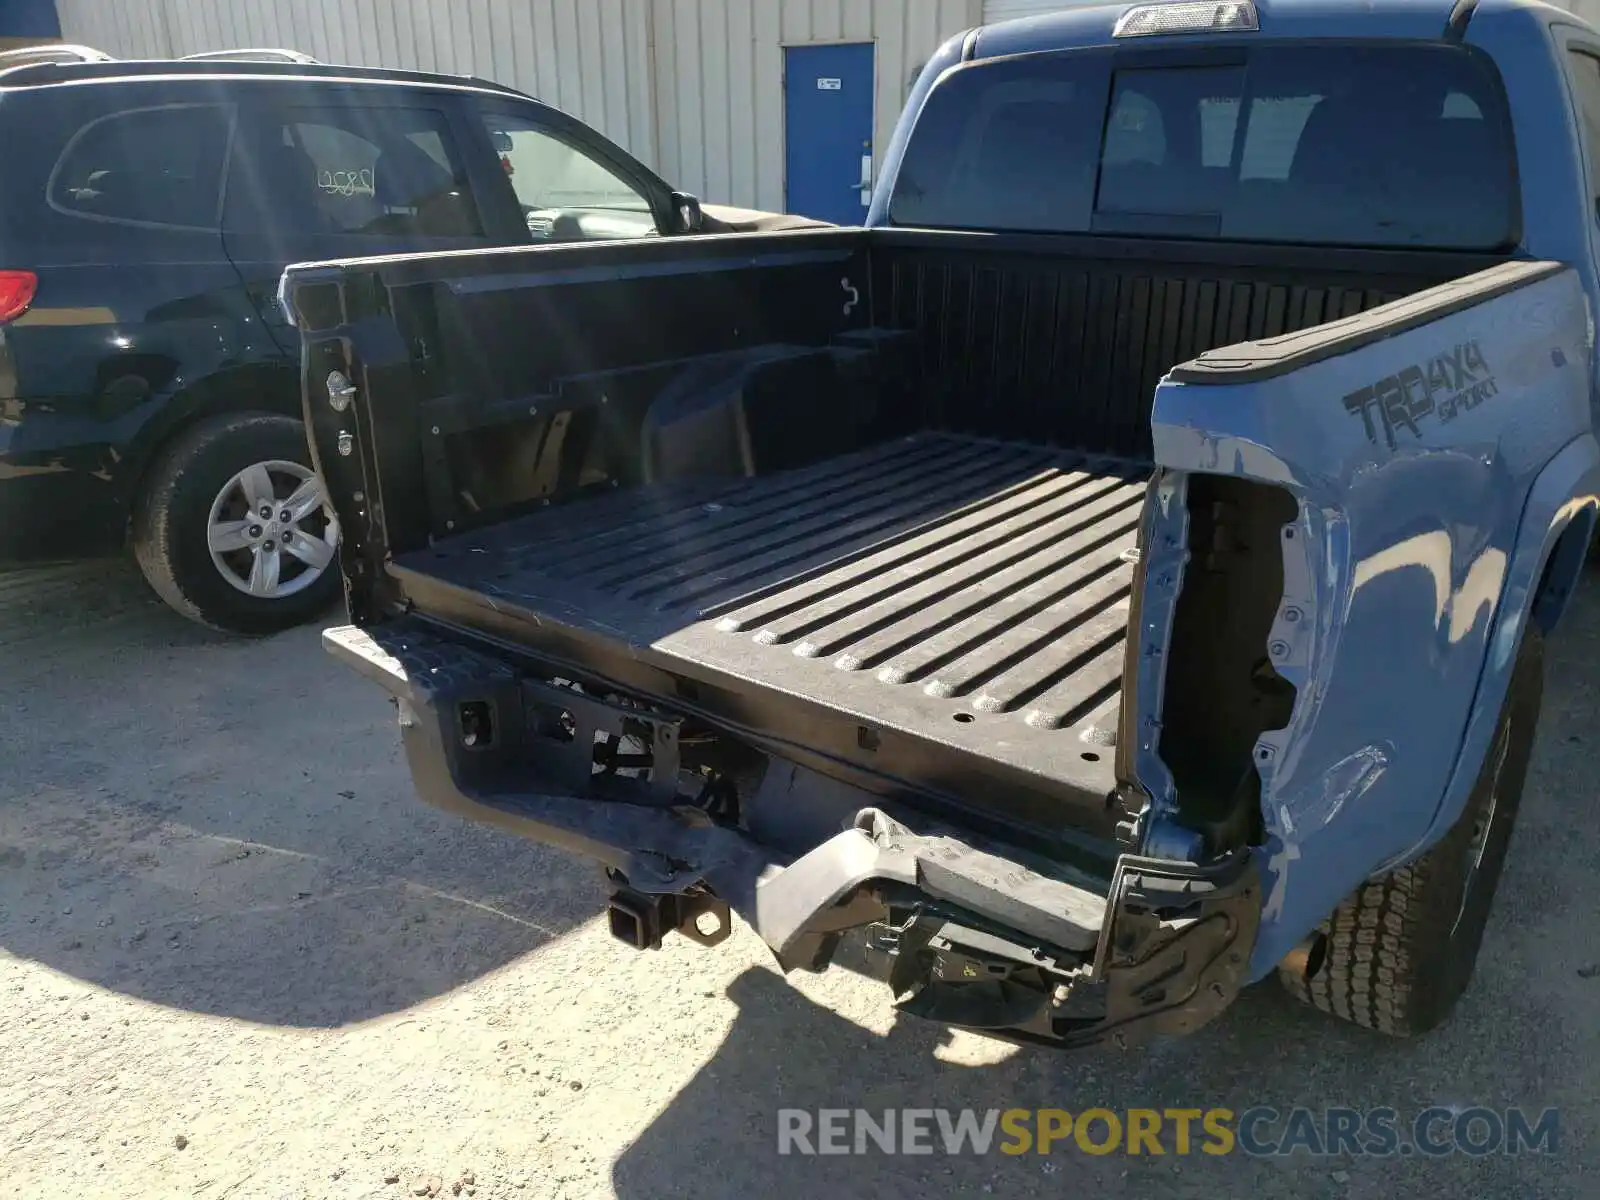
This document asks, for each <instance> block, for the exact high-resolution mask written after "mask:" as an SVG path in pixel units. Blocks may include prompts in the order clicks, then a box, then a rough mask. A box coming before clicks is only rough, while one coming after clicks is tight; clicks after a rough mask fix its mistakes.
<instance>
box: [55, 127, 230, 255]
mask: <svg viewBox="0 0 1600 1200" xmlns="http://www.w3.org/2000/svg"><path fill="white" fill-rule="evenodd" d="M231 119H232V118H231V113H230V110H229V108H228V107H227V106H224V105H220V104H176V105H168V106H165V107H162V108H143V109H133V110H130V111H127V112H120V113H116V114H114V115H112V116H109V117H102V118H100V119H98V120H95V121H91V122H89V123H88V124H87V125H85V126H84V127H83V128H82V129H80V130H78V132H77V133H76V134H74V135H73V137H72V140H71V141H70V142H68V144H67V148H66V150H65V151H64V152H63V153H62V155H61V161H60V162H58V163H57V164H56V167H55V170H54V171H52V172H51V174H50V182H49V184H48V196H49V202H50V207H51V208H54V209H55V210H56V211H58V212H63V213H67V214H69V215H71V216H75V217H87V218H89V219H91V220H100V221H116V222H129V223H134V224H139V225H156V226H165V227H169V228H170V227H176V228H183V229H207V230H214V229H216V228H217V217H218V212H217V209H218V206H219V204H220V202H221V199H222V163H223V159H224V158H225V157H226V155H227V152H228V132H229V126H230V124H231Z"/></svg>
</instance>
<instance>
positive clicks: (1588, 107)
mask: <svg viewBox="0 0 1600 1200" xmlns="http://www.w3.org/2000/svg"><path fill="white" fill-rule="evenodd" d="M1567 63H1568V66H1569V67H1570V68H1571V71H1572V92H1573V98H1574V99H1576V100H1577V102H1578V132H1579V134H1580V135H1581V136H1582V138H1583V149H1584V154H1585V156H1586V157H1587V158H1588V160H1589V186H1590V187H1591V188H1595V189H1597V190H1600V58H1596V57H1595V56H1594V55H1592V54H1586V53H1584V52H1583V51H1582V50H1569V51H1568V52H1567ZM1594 199H1600V196H1597V197H1594Z"/></svg>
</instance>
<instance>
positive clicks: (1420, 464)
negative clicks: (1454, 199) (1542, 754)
mask: <svg viewBox="0 0 1600 1200" xmlns="http://www.w3.org/2000/svg"><path fill="white" fill-rule="evenodd" d="M1590 339H1591V334H1590V332H1589V319H1588V308H1587V301H1586V298H1585V295H1584V292H1583V290H1582V286H1581V283H1580V280H1579V278H1578V276H1577V275H1576V273H1574V272H1572V271H1570V270H1569V271H1564V272H1561V273H1559V274H1555V275H1551V276H1547V277H1546V278H1543V279H1540V280H1537V281H1536V282H1533V283H1530V284H1528V285H1527V286H1524V287H1522V288H1520V289H1518V290H1516V291H1512V292H1509V293H1505V294H1502V295H1499V296H1497V297H1495V298H1493V299H1489V300H1486V301H1484V302H1483V303H1480V304H1477V305H1476V306H1474V307H1471V308H1467V309H1464V310H1460V311H1456V312H1453V313H1450V314H1449V315H1444V316H1441V317H1439V318H1438V319H1436V320H1434V321H1432V322H1430V323H1428V324H1426V325H1421V326H1419V327H1415V328H1412V329H1409V330H1406V331H1404V332H1400V333H1396V334H1395V335H1393V336H1390V337H1387V338H1384V339H1382V340H1379V341H1376V342H1371V343H1369V344H1366V345H1364V346H1361V347H1359V348H1357V349H1354V350H1352V351H1350V352H1348V353H1344V354H1340V355H1338V356H1336V357H1332V358H1326V359H1323V360H1321V361H1317V362H1312V363H1310V364H1309V365H1305V366H1302V367H1300V368H1299V369H1297V370H1294V371H1292V372H1290V373H1288V374H1283V375H1279V376H1277V377H1273V378H1267V379H1261V380H1258V381H1254V382H1240V383H1220V384H1194V383H1179V382H1175V381H1173V380H1171V379H1168V380H1166V381H1164V382H1163V383H1162V384H1161V386H1160V387H1159V388H1158V389H1157V392H1156V400H1155V410H1154V421H1153V430H1154V440H1155V454H1156V459H1157V462H1158V463H1159V464H1160V465H1161V467H1162V468H1163V470H1164V471H1165V472H1167V474H1166V475H1165V478H1166V480H1167V482H1168V486H1169V488H1170V489H1171V491H1170V493H1169V495H1170V496H1171V497H1172V498H1173V499H1174V500H1176V499H1179V498H1181V494H1182V491H1181V481H1182V479H1183V478H1184V477H1185V475H1187V474H1191V473H1213V474H1223V475H1236V476H1241V477H1246V478H1250V479H1254V480H1258V481H1261V482H1264V483H1269V484H1274V485H1276V486H1278V487H1281V488H1282V489H1284V490H1285V491H1287V492H1288V493H1289V494H1290V495H1292V496H1293V497H1294V499H1295V501H1296V502H1297V504H1298V515H1297V517H1296V518H1295V520H1294V521H1292V522H1291V523H1290V524H1288V525H1286V526H1284V527H1283V530H1282V539H1283V564H1284V595H1283V597H1282V602H1281V604H1280V606H1279V608H1278V614H1277V617H1276V619H1275V621H1274V624H1273V627H1272V631H1271V634H1270V637H1269V640H1268V645H1269V647H1270V648H1271V656H1272V661H1273V663H1274V665H1275V666H1276V668H1277V669H1278V671H1279V673H1280V674H1281V675H1283V676H1284V677H1285V678H1287V679H1288V680H1289V681H1290V682H1291V683H1293V684H1294V686H1295V688H1296V692H1297V694H1296V699H1295V703H1294V708H1293V712H1292V715H1291V717H1290V720H1289V723H1288V725H1287V726H1286V727H1285V728H1283V729H1281V730H1276V731H1271V732H1268V733H1266V734H1264V735H1262V736H1261V738H1260V739H1259V740H1258V742H1257V743H1256V749H1255V766H1256V769H1257V771H1258V772H1259V774H1260V776H1261V785H1262V786H1261V804H1262V812H1263V818H1264V823H1265V828H1266V846H1265V857H1266V872H1265V876H1266V897H1265V910H1264V913H1263V923H1262V927H1261V932H1260V935H1259V937H1258V940H1257V944H1256V949H1255V953H1254V956H1253V960H1252V963H1251V971H1252V975H1253V976H1255V977H1260V976H1262V975H1264V974H1266V973H1267V972H1268V971H1270V970H1271V969H1272V967H1273V966H1274V965H1275V964H1276V963H1277V962H1278V961H1279V960H1280V959H1281V958H1282V957H1283V956H1284V954H1285V953H1287V952H1288V951H1289V950H1290V949H1291V948H1292V947H1293V946H1294V945H1295V943H1296V942H1297V941H1299V940H1300V939H1301V938H1302V937H1304V936H1305V935H1306V934H1307V933H1308V932H1309V931H1310V930H1311V929H1313V928H1314V927H1315V926H1316V925H1317V923H1318V922H1320V921H1321V920H1322V919H1323V918H1324V917H1325V916H1326V915H1327V914H1328V913H1329V912H1330V911H1331V910H1332V908H1333V907H1334V906H1335V905H1337V904H1338V903H1339V901H1340V900H1342V899H1343V898H1344V897H1345V896H1346V895H1348V894H1349V893H1350V892H1351V891H1352V890H1353V889H1354V888H1355V887H1356V886H1358V885H1359V884H1360V883H1361V882H1362V880H1364V879H1366V878H1367V877H1369V876H1371V875H1373V874H1376V873H1379V872H1381V871H1382V870H1385V869H1388V868H1389V867H1392V866H1393V865H1396V864H1398V863H1400V862H1402V861H1405V860H1407V859H1409V858H1411V857H1414V856H1415V855H1416V854H1417V853H1419V852H1420V851H1421V850H1423V849H1425V848H1426V847H1427V846H1428V845H1429V844H1431V842H1432V841H1433V840H1434V839H1435V838H1436V837H1438V836H1439V835H1441V834H1442V833H1443V832H1444V830H1446V829H1448V828H1449V826H1450V825H1451V824H1452V823H1453V821H1454V820H1455V818H1456V816H1457V814H1458V813H1459V812H1460V810H1461V807H1462V805H1463V803H1464V802H1465V798H1466V794H1467V792H1468V791H1469V790H1470V788H1471V785H1472V781H1473V778H1474V776H1475V774H1476V772H1477V769H1478V765H1479V763H1480V762H1481V760H1482V756H1483V754H1484V753H1485V752H1486V750H1487V746H1488V740H1489V736H1490V733H1491V732H1492V729H1493V726H1494V722H1495V719H1496V717H1497V716H1498V712H1499V708H1500V703H1501V699H1502V698H1503V696H1504V691H1505V685H1506V681H1507V678H1508V677H1509V674H1510V668H1511V663H1512V661H1513V659H1514V657H1515V652H1516V646H1517V643H1518V641H1519V638H1520V635H1521V631H1522V629H1523V627H1524V623H1525V621H1526V620H1527V619H1528V614H1529V611H1530V608H1531V605H1532V603H1533V600H1534V595H1535V592H1536V590H1537V588H1538V584H1539V580H1540V576H1541V572H1542V570H1543V567H1544V563H1545V561H1546V559H1547V557H1548V555H1549V553H1550V550H1551V548H1552V546H1553V545H1554V544H1555V542H1556V540H1557V538H1558V537H1559V535H1560V533H1561V531H1562V529H1563V528H1564V527H1565V526H1566V524H1567V523H1568V522H1569V521H1571V520H1573V519H1574V518H1575V517H1576V518H1579V519H1585V520H1587V519H1589V514H1591V513H1592V510H1593V507H1594V504H1595V492H1596V490H1597V487H1600V452H1597V447H1596V443H1595V440H1594V437H1593V436H1592V434H1591V432H1590V430H1591V414H1590V403H1591V400H1590V391H1591V389H1590V366H1589V364H1590V361H1591V352H1592V347H1591V345H1590ZM1181 508H1182V505H1181V504H1179V503H1171V502H1169V503H1167V504H1165V505H1156V504H1153V505H1152V506H1151V509H1150V516H1149V520H1150V526H1149V528H1148V530H1147V537H1148V538H1152V539H1163V538H1164V539H1166V540H1167V541H1168V542H1173V544H1176V545H1179V546H1181V545H1182V544H1183V538H1182V529H1183V527H1182V521H1183V520H1184V518H1183V515H1182V513H1181V511H1180V510H1181ZM1174 539H1175V541H1174ZM1180 553H1181V552H1180ZM1148 586H1149V582H1148V580H1147V587H1148ZM1180 586H1181V584H1180ZM1147 594H1148V593H1147ZM1153 632H1159V631H1153ZM1141 702H1142V703H1145V704H1158V703H1159V694H1158V693H1156V692H1154V691H1151V692H1141ZM1140 716H1141V718H1142V719H1143V720H1147V721H1148V720H1150V719H1151V718H1155V719H1158V720H1159V710H1158V709H1153V710H1149V711H1147V712H1145V713H1143V714H1140ZM1140 782H1141V783H1142V784H1144V785H1145V786H1146V788H1147V789H1148V790H1150V792H1151V795H1152V797H1153V802H1154V806H1155V808H1156V810H1157V812H1158V813H1159V811H1160V810H1161V808H1162V807H1163V806H1164V805H1166V804H1170V803H1171V802H1172V799H1173V798H1172V796H1171V787H1170V781H1169V780H1164V779H1162V778H1160V777H1159V776H1158V777H1157V778H1155V779H1149V780H1146V779H1143V778H1141V780H1140ZM1152 785H1154V786H1152Z"/></svg>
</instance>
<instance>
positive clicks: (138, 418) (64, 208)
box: [0, 48, 809, 633]
mask: <svg viewBox="0 0 1600 1200" xmlns="http://www.w3.org/2000/svg"><path fill="white" fill-rule="evenodd" d="M49 56H50V57H55V58H60V59H66V60H72V61H50V62H33V63H30V64H27V65H21V66H11V67H9V68H8V66H7V58H8V56H5V55H0V140H3V141H4V144H5V146H6V154H5V170H4V172H3V174H0V558H5V559H10V560H13V561H15V560H20V559H26V558H53V559H60V558H69V557H82V556H87V555H92V554H99V553H106V552H110V551H114V550H115V549H117V548H118V547H120V546H125V545H127V544H129V543H131V545H132V547H133V550H134V553H135V555H136V556H137V558H138V561H139V564H140V566H141V568H142V569H143V571H144V574H145V577H146V578H147V579H148V580H149V581H150V583H151V585H152V586H153V587H154V588H155V590H156V591H157V592H158V593H160V595H161V596H162V597H163V598H164V599H165V600H167V601H168V602H169V603H170V604H171V605H172V606H173V607H175V608H176V609H178V611H180V612H182V613H184V614H185V615H187V616H189V617H192V618H193V619H195V620H198V621H201V622H204V623H205V624H208V625H212V626H215V627H217V628H221V629H226V630H231V631H235V632H240V633H267V632H272V631H274V630H278V629H282V628H285V627H287V626H290V625H293V624H298V623H300V622H302V621H305V620H308V619H310V618H311V617H313V616H315V615H317V614H318V613H320V612H321V611H322V610H323V609H324V608H325V607H326V606H327V605H328V604H329V603H330V602H331V601H332V599H333V598H334V596H335V593H336V589H337V588H338V571H337V570H336V569H331V568H330V564H331V562H332V559H333V553H334V547H335V545H336V543H337V539H338V536H339V527H338V522H337V520H336V519H335V518H334V516H333V513H332V510H331V509H329V508H328V507H327V505H326V503H325V500H324V496H323V491H322V488H321V485H320V483H319V482H318V480H317V478H316V476H315V475H314V473H313V472H312V469H311V465H310V458H309V456H308V453H307V449H306V439H305V435H304V431H303V429H302V426H301V423H300V419H299V414H300V411H301V410H300V397H299V382H298V369H297V366H298V357H299V346H298V341H297V337H296V334H295V332H294V331H293V329H292V328H291V327H289V326H288V325H287V324H286V323H285V321H284V319H283V316H282V314H281V313H280V311H279V309H278V307H277V305H276V302H275V296H276V290H277V285H278V279H279V276H280V274H281V273H282V271H283V268H284V267H285V265H287V264H288V263H291V262H303V261H307V260H318V259H330V258H349V257H354V256H366V255H377V254H393V253H400V252H406V251H419V250H444V249H453V248H461V249H470V248H482V247H484V246H490V245H505V244H516V243H527V242H539V241H568V240H573V239H583V238H619V237H649V236H656V235H672V234H682V233H694V232H710V231H718V232H720V231H726V230H730V229H738V228H752V227H759V226H760V225H764V224H766V225H770V224H771V223H774V221H775V220H776V219H774V220H773V221H769V220H767V219H766V218H765V215H764V214H749V213H743V212H735V210H721V212H722V214H723V215H722V216H718V215H717V213H718V210H715V209H710V208H709V207H708V208H707V210H706V212H705V213H702V211H701V208H700V205H699V203H698V202H697V201H696V200H695V199H694V198H693V197H691V196H686V195H684V194H682V193H678V192H674V191H673V190H672V189H671V188H670V187H669V186H668V185H667V184H666V183H664V182H663V181H662V180H661V179H659V178H658V177H657V176H656V175H655V174H653V173H652V172H651V171H650V170H649V169H647V168H646V167H645V166H644V165H643V164H641V163H640V162H638V161H637V160H635V159H634V158H632V157H631V156H630V155H628V154H627V153H626V152H625V151H623V150H622V149H621V148H620V147H618V146H616V145H614V144H613V143H611V142H610V141H608V140H606V139H605V138H604V137H603V136H601V135H600V134H599V133H597V132H596V131H595V130H593V129H591V128H589V127H588V126H586V125H583V124H582V123H580V122H579V121H577V120H574V119H573V118H572V117H569V116H567V115H565V114H564V113H562V112H560V111H558V110H556V109H553V108H551V107H549V106H547V105H544V104H541V103H539V102H538V101H536V100H533V99H532V98H530V97H528V96H525V95H523V94H522V93H520V92H516V91H513V90H512V89H510V88H506V87H501V86H499V85H497V84H493V83H487V82H484V81H482V80H478V79H470V78H464V77H460V76H446V75H429V74H420V73H414V72H404V71H390V70H374V69H366V68H355V67H335V66H326V65H321V64H317V63H314V62H311V61H310V60H307V59H305V58H304V56H300V55H295V54H293V53H291V52H286V51H265V52H262V51H239V52H233V53H232V54H231V55H218V56H207V57H204V58H203V59H201V60H198V61H197V60H190V59H185V60H175V61H161V62H116V61H111V60H109V59H106V58H105V56H104V55H99V54H96V53H94V52H85V51H81V50H79V49H76V48H74V49H62V48H54V49H53V50H52V51H51V52H50V54H49ZM806 223H809V222H806Z"/></svg>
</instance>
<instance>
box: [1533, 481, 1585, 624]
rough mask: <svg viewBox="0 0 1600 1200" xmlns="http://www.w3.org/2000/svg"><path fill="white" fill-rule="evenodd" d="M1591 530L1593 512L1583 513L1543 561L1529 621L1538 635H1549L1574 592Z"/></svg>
mask: <svg viewBox="0 0 1600 1200" xmlns="http://www.w3.org/2000/svg"><path fill="white" fill-rule="evenodd" d="M1594 528H1595V512H1594V509H1592V508H1590V509H1585V510H1584V511H1583V512H1581V513H1579V514H1578V515H1577V516H1575V517H1573V518H1572V521H1571V522H1570V523H1569V524H1568V525H1567V527H1566V528H1565V529H1564V530H1562V531H1561V536H1560V537H1559V538H1557V539H1556V544H1555V546H1554V547H1553V548H1552V549H1551V551H1550V557H1549V558H1548V559H1547V560H1546V561H1545V564H1544V572H1543V574H1541V575H1540V576H1539V586H1538V587H1537V588H1536V589H1535V590H1534V593H1533V605H1532V613H1531V620H1532V621H1533V624H1534V625H1535V626H1536V627H1537V628H1538V630H1539V632H1540V633H1543V634H1550V633H1552V632H1553V631H1554V630H1555V627H1556V624H1557V623H1558V622H1559V621H1560V619H1561V614H1562V613H1563V612H1565V611H1566V607H1567V601H1568V600H1569V599H1571V597H1572V593H1573V591H1574V589H1576V588H1577V586H1578V580H1579V579H1580V578H1581V577H1582V575H1583V567H1584V564H1585V563H1586V562H1587V561H1588V559H1589V544H1590V542H1591V540H1592V539H1593V537H1594Z"/></svg>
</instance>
